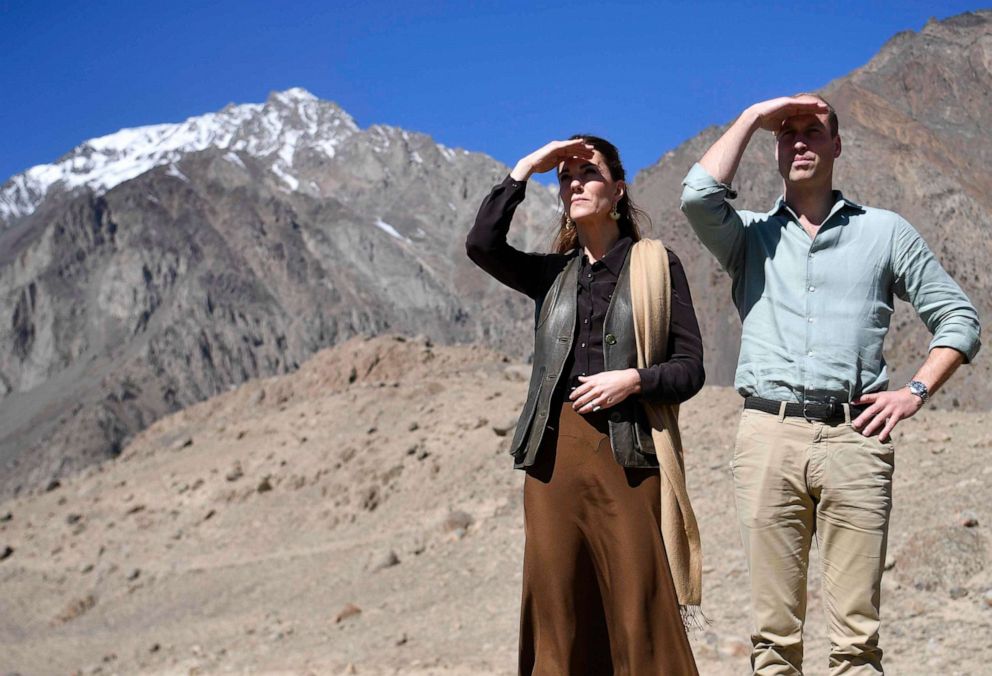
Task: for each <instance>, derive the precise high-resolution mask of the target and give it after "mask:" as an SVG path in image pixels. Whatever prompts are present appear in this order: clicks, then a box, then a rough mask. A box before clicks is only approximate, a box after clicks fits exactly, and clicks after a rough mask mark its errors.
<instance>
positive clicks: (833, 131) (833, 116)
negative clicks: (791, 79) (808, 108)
mask: <svg viewBox="0 0 992 676" xmlns="http://www.w3.org/2000/svg"><path fill="white" fill-rule="evenodd" d="M800 96H812V97H813V98H814V99H820V100H821V101H823V103H824V104H826V106H827V122H829V124H830V135H831V136H837V133H838V132H839V131H840V122H839V121H838V120H837V111H836V110H835V109H834V107H833V106H832V105H830V101H827V100H826V99H825V98H823V97H822V96H820V95H819V94H817V93H815V92H799V93H798V94H794V95H793V96H792V98H794V99H797V98H799V97H800Z"/></svg>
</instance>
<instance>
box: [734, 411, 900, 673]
mask: <svg viewBox="0 0 992 676" xmlns="http://www.w3.org/2000/svg"><path fill="white" fill-rule="evenodd" d="M845 410H847V406H846V405H845ZM845 417H846V419H847V420H846V422H837V423H819V422H808V421H806V420H805V419H803V418H795V417H785V416H784V411H783V414H782V415H773V414H768V413H763V412H760V411H754V410H745V411H744V413H743V415H742V416H741V422H740V428H739V430H738V434H737V443H736V447H735V449H734V459H733V462H732V463H731V467H732V469H733V473H734V490H735V497H736V501H737V515H738V520H739V522H740V530H741V539H742V540H743V543H744V551H745V555H746V557H747V563H748V570H749V573H750V581H751V613H752V622H753V629H752V634H751V642H752V653H751V667H752V669H753V670H754V673H755V674H762V675H771V674H775V675H779V674H782V675H784V674H802V660H803V622H804V621H805V619H806V573H807V568H808V565H809V548H810V543H811V541H812V538H813V537H814V536H815V537H816V541H817V547H818V548H819V552H820V558H821V560H822V562H823V598H824V603H825V606H826V611H827V614H828V623H829V624H828V628H829V634H830V643H831V649H830V673H831V674H832V675H836V674H881V673H882V650H881V649H880V648H879V647H878V628H879V605H880V590H881V580H882V568H883V565H884V562H885V545H886V539H887V536H888V525H889V512H890V510H891V508H892V471H893V462H894V457H893V455H894V450H893V447H892V444H891V442H886V443H882V442H880V441H879V440H878V438H877V437H870V438H868V437H864V436H862V435H861V434H860V433H858V432H857V431H855V430H854V429H853V428H852V427H851V425H850V414H849V413H847V414H846V415H845Z"/></svg>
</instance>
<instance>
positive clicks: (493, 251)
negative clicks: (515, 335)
mask: <svg viewBox="0 0 992 676" xmlns="http://www.w3.org/2000/svg"><path fill="white" fill-rule="evenodd" d="M526 190H527V181H526V180H524V181H515V180H513V178H512V177H510V176H507V177H506V178H505V179H504V180H503V182H502V183H500V184H499V185H497V186H496V187H495V188H493V189H492V191H491V192H490V193H489V195H487V196H486V199H485V200H483V202H482V206H481V207H479V213H478V215H477V216H476V217H475V225H473V226H472V230H470V231H469V233H468V238H467V239H466V240H465V250H466V251H467V252H468V257H469V258H471V259H472V262H473V263H475V264H476V265H478V266H479V267H480V268H482V269H483V270H485V271H486V272H488V273H489V274H490V275H492V276H493V277H495V278H496V279H498V280H499V281H500V282H502V283H503V284H506V285H507V286H508V287H510V288H511V289H516V290H517V291H519V292H521V293H525V294H527V295H528V296H530V297H531V298H535V299H536V298H538V297H540V296H542V295H543V294H544V293H545V292H546V291H547V288H548V284H549V282H548V281H547V280H546V277H547V275H546V272H545V271H546V269H547V265H546V259H547V258H548V256H547V255H541V254H533V253H524V252H523V251H518V250H517V249H514V248H513V247H512V246H510V245H509V243H508V242H507V241H506V234H507V232H509V230H510V222H511V221H512V220H513V212H514V211H515V210H516V208H517V206H518V205H519V204H520V203H521V202H523V200H524V193H525V192H526Z"/></svg>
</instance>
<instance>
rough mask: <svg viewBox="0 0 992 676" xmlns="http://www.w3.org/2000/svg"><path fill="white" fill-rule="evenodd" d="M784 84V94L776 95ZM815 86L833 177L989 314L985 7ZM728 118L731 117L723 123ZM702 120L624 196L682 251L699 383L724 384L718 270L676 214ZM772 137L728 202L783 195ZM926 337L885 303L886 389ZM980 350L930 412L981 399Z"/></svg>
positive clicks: (916, 357)
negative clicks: (699, 359) (889, 312)
mask: <svg viewBox="0 0 992 676" xmlns="http://www.w3.org/2000/svg"><path fill="white" fill-rule="evenodd" d="M787 93H790V92H783V94H787ZM821 93H822V94H823V95H824V96H825V97H826V98H827V99H828V100H829V101H830V102H831V104H833V106H834V107H835V108H836V109H837V112H838V115H839V118H840V134H841V139H842V142H843V150H842V154H841V157H840V159H838V160H837V163H836V165H835V170H836V172H837V175H836V177H835V184H836V186H837V187H838V188H840V189H841V190H842V191H843V192H844V194H845V196H847V197H850V198H852V199H854V200H855V201H857V202H860V203H863V204H867V205H871V206H876V207H881V208H887V209H892V210H894V211H897V212H899V213H900V214H902V215H903V216H904V217H906V218H907V219H908V220H909V221H910V222H911V223H913V225H915V226H916V228H917V229H918V230H919V231H920V233H921V234H922V235H923V237H924V239H925V240H926V241H927V243H928V244H929V246H930V248H931V249H932V250H933V251H934V253H935V254H936V255H937V257H938V258H939V259H940V261H941V263H942V264H943V265H944V267H945V268H946V269H947V271H948V272H949V273H950V274H951V275H952V276H953V277H954V278H955V279H956V280H957V282H958V283H959V284H960V285H961V287H962V288H963V289H964V291H965V292H966V293H967V294H968V297H969V298H970V299H971V300H972V302H973V303H974V304H975V305H976V307H977V308H978V311H979V315H980V317H982V318H983V319H985V320H986V322H987V321H988V319H989V318H990V317H992V275H990V274H989V269H988V268H989V263H990V261H992V238H990V237H989V232H990V231H992V173H990V172H989V170H988V167H989V166H990V162H992V11H982V12H976V13H970V14H963V15H960V16H956V17H953V18H950V19H947V20H945V21H940V22H937V21H931V22H930V23H928V24H927V25H926V26H925V27H924V28H923V29H922V30H921V31H920V32H919V33H914V32H905V33H900V34H898V35H896V36H895V37H893V38H892V39H891V40H889V42H888V43H887V44H886V45H885V46H884V47H883V48H882V49H881V51H880V52H879V53H878V54H877V55H876V56H875V58H873V59H872V60H871V61H870V62H869V63H867V64H866V65H865V66H863V67H862V68H859V69H857V70H855V71H854V72H852V73H851V74H850V75H847V76H846V77H843V78H840V79H838V80H836V81H834V82H832V83H830V84H829V85H827V86H826V87H825V88H824V89H823V90H822V91H821ZM728 126H729V125H728ZM725 129H726V127H720V128H710V129H706V130H705V131H703V132H702V133H701V134H700V135H699V136H697V137H695V138H693V139H690V140H689V141H687V142H685V143H684V144H682V145H681V146H679V147H678V148H676V149H675V150H672V151H671V152H669V153H666V154H665V155H664V156H663V157H662V158H661V160H660V161H659V162H658V163H657V164H656V165H655V166H653V167H650V168H649V169H646V170H644V171H643V172H641V173H640V174H639V175H638V176H637V177H636V179H635V181H634V182H633V186H632V188H631V194H632V195H634V197H635V198H636V199H637V200H638V201H639V202H640V203H641V204H642V206H643V207H645V208H646V210H647V211H648V213H649V214H650V215H651V217H652V219H653V221H654V224H655V234H659V235H660V236H661V237H663V238H664V239H665V240H666V241H667V242H668V243H669V245H670V246H672V248H673V249H675V251H677V252H678V253H679V255H680V256H682V257H683V259H686V260H687V261H689V263H688V264H687V266H686V268H687V272H688V275H689V282H690V285H691V288H692V292H693V296H694V300H695V304H696V310H697V313H698V315H699V319H700V326H701V329H702V333H703V339H704V342H705V349H706V371H707V382H708V383H711V384H730V383H732V382H733V376H734V370H735V368H736V364H737V355H738V345H739V341H740V320H739V319H738V315H737V312H736V310H735V309H734V307H733V305H732V303H731V300H730V281H729V278H728V277H727V275H726V274H725V273H723V271H722V270H720V268H719V266H718V265H717V264H716V261H715V260H714V258H713V256H712V255H710V253H709V252H708V251H706V250H705V249H704V248H703V247H702V246H701V245H700V244H699V242H698V241H697V240H696V238H695V236H694V235H693V234H692V232H691V231H690V229H689V226H688V224H687V223H686V220H685V217H684V216H683V215H682V213H681V212H680V211H679V196H680V186H681V181H682V179H683V177H684V176H685V174H686V173H687V172H688V170H689V168H690V167H691V166H692V164H693V163H694V162H695V161H697V160H698V159H699V158H700V157H702V155H703V153H704V152H705V151H706V149H707V148H708V147H709V146H710V145H711V144H712V143H713V142H714V141H715V140H716V139H717V138H718V137H719V136H720V134H722V133H723V131H724V130H725ZM773 153H774V145H773V140H772V139H771V136H770V135H767V134H763V133H759V134H758V135H756V136H755V138H754V139H752V141H751V145H750V146H749V148H748V150H747V152H746V153H745V155H744V159H743V161H742V162H741V166H740V169H739V171H738V173H737V176H736V178H735V186H734V187H735V188H736V189H737V190H738V192H739V198H738V199H737V204H736V207H737V208H739V209H741V208H743V209H751V210H755V211H766V210H768V209H769V208H770V207H771V205H772V204H773V202H774V200H775V199H776V198H777V197H778V196H779V195H780V194H781V191H782V186H781V179H780V178H779V176H778V173H777V170H776V167H775V163H774V155H773ZM928 344H929V334H928V333H927V331H926V329H925V327H924V326H923V324H922V322H920V321H919V320H918V318H917V317H916V316H915V313H914V311H913V309H912V307H911V306H909V305H908V304H906V303H903V302H901V301H897V307H896V312H895V314H894V315H893V318H892V331H891V332H890V334H889V337H888V340H887V343H886V349H885V353H886V357H887V360H888V362H889V365H890V375H891V378H892V383H893V385H895V386H900V385H902V384H903V383H905V382H907V381H908V380H909V379H910V377H911V376H912V375H913V374H914V372H915V370H916V368H917V367H918V366H919V365H920V364H922V363H923V360H924V358H925V353H926V349H927V345H928ZM987 357H988V355H987V354H986V353H984V352H981V353H979V356H978V358H977V359H976V362H975V363H974V364H972V365H969V366H965V367H962V368H961V369H960V370H959V371H958V373H957V374H956V375H955V376H954V378H953V379H952V380H951V381H950V382H949V383H948V384H947V385H946V386H945V388H944V389H943V390H942V391H941V392H939V393H938V394H937V396H936V397H935V398H934V400H933V404H932V405H934V406H937V407H946V408H952V407H954V408H956V407H961V408H963V409H968V410H979V409H981V410H984V409H987V408H988V407H989V406H990V405H992V386H990V381H992V369H990V365H989V364H990V362H989V360H988V358H987Z"/></svg>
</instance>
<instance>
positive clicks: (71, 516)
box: [65, 513, 83, 526]
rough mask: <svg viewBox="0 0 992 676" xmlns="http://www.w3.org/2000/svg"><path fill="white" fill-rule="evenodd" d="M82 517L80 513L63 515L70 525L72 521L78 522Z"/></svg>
mask: <svg viewBox="0 0 992 676" xmlns="http://www.w3.org/2000/svg"><path fill="white" fill-rule="evenodd" d="M82 518H83V515H82V514H76V513H72V514H67V515H66V517H65V522H66V523H67V524H69V525H70V526H71V525H72V524H74V523H79V522H80V520H82Z"/></svg>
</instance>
